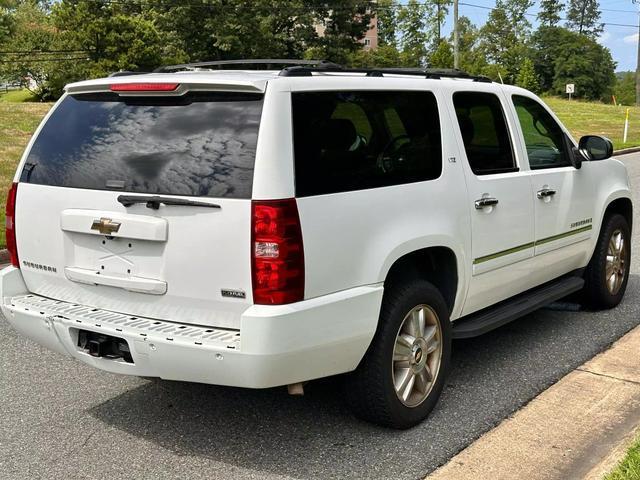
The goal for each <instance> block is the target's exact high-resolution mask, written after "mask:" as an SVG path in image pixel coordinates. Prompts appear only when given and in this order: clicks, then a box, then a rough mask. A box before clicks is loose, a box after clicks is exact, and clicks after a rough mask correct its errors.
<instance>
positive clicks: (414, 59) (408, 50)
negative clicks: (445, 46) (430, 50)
mask: <svg viewBox="0 0 640 480" xmlns="http://www.w3.org/2000/svg"><path fill="white" fill-rule="evenodd" d="M428 12H429V10H428V7H427V5H426V4H423V3H420V2H418V1H417V0H409V1H408V2H407V4H406V5H402V6H400V8H399V10H398V29H399V30H400V32H401V39H400V47H401V52H402V58H403V64H405V65H406V66H411V67H422V66H424V65H425V63H426V56H427V44H428V43H429V42H430V40H431V39H430V38H429V34H428V32H427V30H426V27H427V17H428Z"/></svg>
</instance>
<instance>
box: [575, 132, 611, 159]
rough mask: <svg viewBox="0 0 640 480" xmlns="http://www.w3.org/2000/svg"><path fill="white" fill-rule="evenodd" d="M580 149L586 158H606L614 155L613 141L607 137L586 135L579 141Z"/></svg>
mask: <svg viewBox="0 0 640 480" xmlns="http://www.w3.org/2000/svg"><path fill="white" fill-rule="evenodd" d="M578 150H579V151H580V154H581V155H582V156H583V157H584V158H585V159H586V160H589V161H595V160H606V159H607V158H611V155H613V143H611V140H609V139H608V138H606V137H600V136H598V135H585V136H584V137H582V138H581V139H580V142H579V143H578Z"/></svg>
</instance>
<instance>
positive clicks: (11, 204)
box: [5, 183, 20, 268]
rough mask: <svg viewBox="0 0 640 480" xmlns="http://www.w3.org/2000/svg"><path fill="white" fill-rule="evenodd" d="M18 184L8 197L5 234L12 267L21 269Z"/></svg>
mask: <svg viewBox="0 0 640 480" xmlns="http://www.w3.org/2000/svg"><path fill="white" fill-rule="evenodd" d="M17 192H18V184H17V183H13V184H12V185H11V188H10V189H9V194H8V195H7V208H6V210H5V227H6V229H5V232H6V238H7V250H8V251H9V257H10V258H11V265H13V266H14V267H18V268H20V262H19V261H18V246H17V245H16V194H17Z"/></svg>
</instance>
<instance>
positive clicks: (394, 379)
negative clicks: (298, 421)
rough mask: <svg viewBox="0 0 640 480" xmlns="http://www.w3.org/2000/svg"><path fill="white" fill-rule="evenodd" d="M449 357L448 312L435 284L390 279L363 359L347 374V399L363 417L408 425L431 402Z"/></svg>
mask: <svg viewBox="0 0 640 480" xmlns="http://www.w3.org/2000/svg"><path fill="white" fill-rule="evenodd" d="M450 357H451V324H450V321H449V312H448V308H447V305H446V303H445V301H444V299H443V298H442V295H441V294H440V292H439V291H438V289H436V288H435V287H434V286H433V285H432V284H431V283H429V282H427V281H425V280H414V281H412V282H410V283H406V284H399V285H393V286H391V287H389V288H388V289H387V290H386V291H385V295H384V298H383V301H382V310H381V313H380V321H379V325H378V331H377V332H376V335H375V336H374V339H373V341H372V343H371V345H370V346H369V349H368V351H367V353H366V355H365V357H364V359H363V360H362V362H361V363H360V365H359V366H358V368H357V370H356V371H355V372H353V373H351V374H350V375H349V376H347V378H346V394H347V401H348V402H349V404H350V406H351V408H352V410H353V412H354V414H355V415H356V416H358V417H360V418H362V419H364V420H367V421H369V422H372V423H376V424H378V425H382V426H386V427H392V428H399V429H404V428H409V427H412V426H414V425H416V424H418V423H420V422H421V421H422V420H424V419H425V418H426V417H427V416H428V415H429V413H430V412H431V410H432V409H433V407H434V406H435V404H436V402H437V400H438V397H439V396H440V393H441V392H442V388H443V386H444V382H445V378H446V376H447V375H448V373H449V368H450V366H449V365H450Z"/></svg>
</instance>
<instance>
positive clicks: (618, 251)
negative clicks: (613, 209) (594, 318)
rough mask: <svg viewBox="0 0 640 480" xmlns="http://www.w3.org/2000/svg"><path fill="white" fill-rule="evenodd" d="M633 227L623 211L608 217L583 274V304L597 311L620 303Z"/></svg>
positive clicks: (627, 274) (626, 275)
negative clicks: (631, 227)
mask: <svg viewBox="0 0 640 480" xmlns="http://www.w3.org/2000/svg"><path fill="white" fill-rule="evenodd" d="M630 260H631V230H630V228H629V224H628V223H627V220H626V219H625V218H624V217H623V216H622V215H620V214H613V215H610V216H607V217H605V219H604V221H603V224H602V229H601V231H600V237H599V238H598V241H597V243H596V248H595V250H594V252H593V256H592V257H591V261H590V262H589V265H588V266H587V270H586V272H585V275H584V279H585V286H584V291H583V303H584V304H585V305H586V306H587V307H589V308H591V309H594V310H599V309H608V308H613V307H615V306H617V305H618V304H619V303H620V301H621V300H622V297H624V293H625V290H626V289H627V281H628V279H629V263H630Z"/></svg>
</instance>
